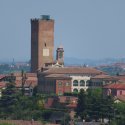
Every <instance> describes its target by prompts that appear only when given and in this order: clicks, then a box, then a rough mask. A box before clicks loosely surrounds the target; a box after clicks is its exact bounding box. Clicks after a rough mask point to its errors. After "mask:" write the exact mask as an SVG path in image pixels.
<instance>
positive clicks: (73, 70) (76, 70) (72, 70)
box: [42, 67, 106, 75]
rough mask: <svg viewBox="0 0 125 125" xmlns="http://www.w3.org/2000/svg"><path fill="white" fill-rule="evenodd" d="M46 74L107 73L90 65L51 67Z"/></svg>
mask: <svg viewBox="0 0 125 125" xmlns="http://www.w3.org/2000/svg"><path fill="white" fill-rule="evenodd" d="M42 73H45V74H94V75H98V74H106V73H104V72H102V71H99V70H97V69H95V68H90V67H60V68H49V69H48V70H45V71H43V72H42Z"/></svg>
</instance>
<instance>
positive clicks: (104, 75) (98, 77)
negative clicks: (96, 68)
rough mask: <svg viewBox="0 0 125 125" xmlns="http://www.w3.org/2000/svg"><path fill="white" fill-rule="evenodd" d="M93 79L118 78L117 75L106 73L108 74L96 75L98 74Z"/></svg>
mask: <svg viewBox="0 0 125 125" xmlns="http://www.w3.org/2000/svg"><path fill="white" fill-rule="evenodd" d="M92 79H116V80H118V78H117V77H115V76H110V75H106V74H101V75H96V76H94V77H92Z"/></svg>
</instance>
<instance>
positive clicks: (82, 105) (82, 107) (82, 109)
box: [76, 89, 87, 119]
mask: <svg viewBox="0 0 125 125" xmlns="http://www.w3.org/2000/svg"><path fill="white" fill-rule="evenodd" d="M76 115H77V116H80V118H81V119H86V117H87V95H86V93H85V91H84V90H83V89H82V90H80V93H79V94H78V103H77V108H76Z"/></svg>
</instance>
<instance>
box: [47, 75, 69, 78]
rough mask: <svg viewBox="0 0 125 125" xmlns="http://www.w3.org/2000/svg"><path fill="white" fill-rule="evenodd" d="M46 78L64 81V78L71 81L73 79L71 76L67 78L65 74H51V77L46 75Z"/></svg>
mask: <svg viewBox="0 0 125 125" xmlns="http://www.w3.org/2000/svg"><path fill="white" fill-rule="evenodd" d="M45 77H46V78H56V79H57V78H60V79H63V78H65V79H71V77H69V76H66V75H65V74H50V75H46V76H45Z"/></svg>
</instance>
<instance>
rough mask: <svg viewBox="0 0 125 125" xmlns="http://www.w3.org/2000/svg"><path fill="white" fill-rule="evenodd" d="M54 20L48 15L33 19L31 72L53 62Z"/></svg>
mask: <svg viewBox="0 0 125 125" xmlns="http://www.w3.org/2000/svg"><path fill="white" fill-rule="evenodd" d="M53 53H54V20H53V19H50V16H48V15H42V17H41V18H40V19H31V72H36V71H37V70H38V69H40V68H41V67H44V66H45V64H46V63H52V62H53Z"/></svg>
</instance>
